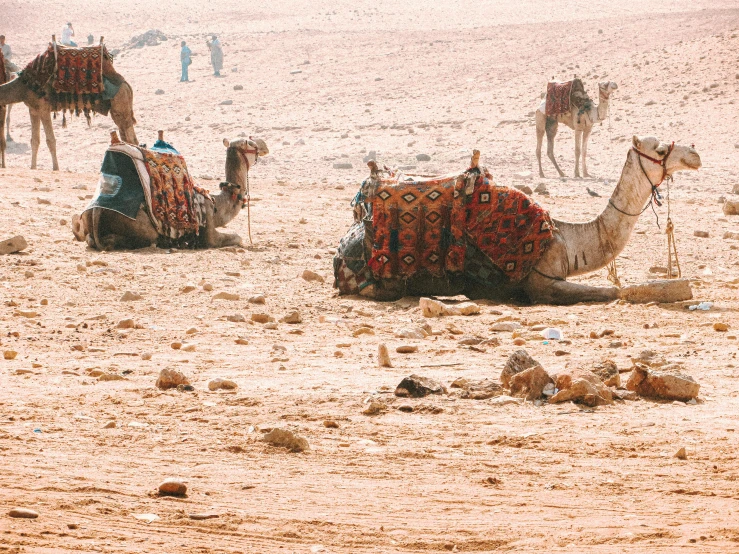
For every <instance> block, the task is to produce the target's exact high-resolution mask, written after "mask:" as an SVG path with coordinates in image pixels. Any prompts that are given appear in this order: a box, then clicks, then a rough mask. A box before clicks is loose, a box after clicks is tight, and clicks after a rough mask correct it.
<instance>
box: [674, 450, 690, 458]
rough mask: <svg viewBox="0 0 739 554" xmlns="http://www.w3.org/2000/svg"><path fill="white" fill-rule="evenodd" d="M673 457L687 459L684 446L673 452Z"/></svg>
mask: <svg viewBox="0 0 739 554" xmlns="http://www.w3.org/2000/svg"><path fill="white" fill-rule="evenodd" d="M674 457H675V458H677V459H678V460H687V459H688V453H687V452H685V447H682V448H681V449H680V450H678V451H677V452H675V456H674Z"/></svg>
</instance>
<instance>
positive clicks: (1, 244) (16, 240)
mask: <svg viewBox="0 0 739 554" xmlns="http://www.w3.org/2000/svg"><path fill="white" fill-rule="evenodd" d="M26 248H28V243H27V242H26V239H24V238H23V237H22V236H20V235H18V236H16V237H13V238H12V239H6V240H4V241H0V254H13V253H14V252H20V251H21V250H25V249H26Z"/></svg>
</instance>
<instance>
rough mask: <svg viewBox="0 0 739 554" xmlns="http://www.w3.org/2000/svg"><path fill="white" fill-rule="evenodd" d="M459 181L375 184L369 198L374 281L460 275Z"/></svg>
mask: <svg viewBox="0 0 739 554" xmlns="http://www.w3.org/2000/svg"><path fill="white" fill-rule="evenodd" d="M458 179H459V176H458V175H452V176H446V177H439V178H414V179H412V180H411V179H409V180H399V178H398V177H397V176H391V177H390V178H387V179H382V180H379V182H377V183H376V188H375V190H374V192H373V194H372V197H371V199H370V202H371V204H372V229H373V231H374V236H373V240H372V253H371V256H370V259H369V260H368V262H367V265H368V266H369V268H370V270H371V271H372V274H373V275H374V277H375V278H376V279H386V278H393V277H411V276H413V275H416V274H417V273H418V272H420V271H427V272H428V273H430V274H431V275H433V276H435V277H441V276H443V275H444V274H445V272H462V271H463V270H464V257H465V241H464V209H463V206H462V203H461V201H462V198H461V196H459V194H457V193H455V191H456V189H457V186H458V185H457V181H458Z"/></svg>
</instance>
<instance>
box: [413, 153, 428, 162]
mask: <svg viewBox="0 0 739 554" xmlns="http://www.w3.org/2000/svg"><path fill="white" fill-rule="evenodd" d="M416 160H417V161H419V162H430V161H431V156H429V155H428V154H416Z"/></svg>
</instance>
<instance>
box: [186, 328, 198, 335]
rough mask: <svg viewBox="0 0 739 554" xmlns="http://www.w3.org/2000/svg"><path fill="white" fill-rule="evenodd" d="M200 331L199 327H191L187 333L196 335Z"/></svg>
mask: <svg viewBox="0 0 739 554" xmlns="http://www.w3.org/2000/svg"><path fill="white" fill-rule="evenodd" d="M197 333H198V328H197V327H190V328H189V329H188V330H187V331H185V334H186V335H195V334H197Z"/></svg>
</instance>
